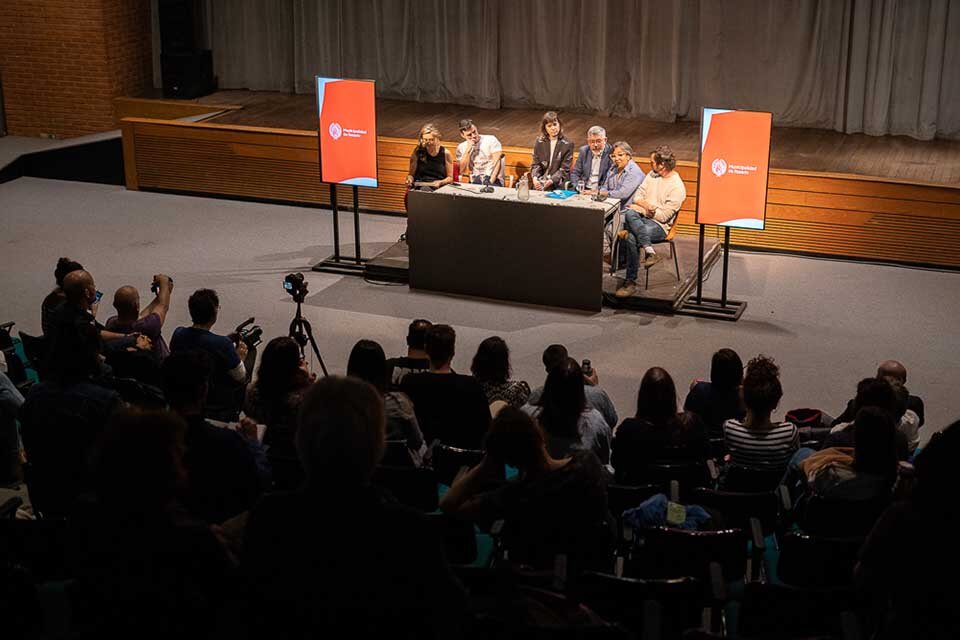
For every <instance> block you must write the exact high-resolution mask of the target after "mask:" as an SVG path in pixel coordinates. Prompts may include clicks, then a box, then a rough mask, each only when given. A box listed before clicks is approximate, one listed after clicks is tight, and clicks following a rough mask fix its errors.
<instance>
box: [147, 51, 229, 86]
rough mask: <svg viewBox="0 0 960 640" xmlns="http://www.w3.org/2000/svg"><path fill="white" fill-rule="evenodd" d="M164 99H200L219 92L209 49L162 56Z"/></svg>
mask: <svg viewBox="0 0 960 640" xmlns="http://www.w3.org/2000/svg"><path fill="white" fill-rule="evenodd" d="M160 64H161V69H162V76H163V97H164V98H199V97H200V96H205V95H207V94H208V93H213V92H214V91H216V90H217V81H216V78H214V76H213V55H212V54H211V52H210V50H209V49H202V50H199V51H187V52H182V53H167V52H163V53H161V54H160Z"/></svg>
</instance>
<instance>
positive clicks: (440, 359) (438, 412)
mask: <svg viewBox="0 0 960 640" xmlns="http://www.w3.org/2000/svg"><path fill="white" fill-rule="evenodd" d="M456 341H457V334H456V332H455V331H454V330H453V327H451V326H450V325H446V324H435V325H433V326H431V327H430V328H429V329H427V336H426V339H425V342H424V348H425V349H426V352H427V357H429V358H430V370H429V371H427V372H424V373H414V374H411V375H408V376H406V377H405V378H404V380H403V384H402V385H401V387H400V390H401V391H403V392H404V393H405V394H407V396H409V397H410V399H411V400H413V408H414V410H415V411H416V414H417V422H418V423H419V424H420V429H421V431H422V432H423V437H424V438H425V439H426V441H427V442H428V443H432V442H433V441H434V440H436V439H439V440H440V441H441V442H442V443H443V444H446V445H449V446H452V447H462V448H465V449H480V448H482V446H483V436H484V435H485V434H486V433H487V428H488V427H489V426H490V407H489V405H488V404H487V398H486V396H484V395H483V389H482V388H481V387H480V383H479V382H477V381H476V380H475V379H474V378H473V377H472V376H463V375H460V374H458V373H456V372H455V371H454V370H453V369H452V368H451V366H450V365H451V363H452V362H453V356H454V353H455V352H456Z"/></svg>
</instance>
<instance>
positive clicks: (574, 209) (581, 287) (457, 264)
mask: <svg viewBox="0 0 960 640" xmlns="http://www.w3.org/2000/svg"><path fill="white" fill-rule="evenodd" d="M618 205H619V201H618V200H616V199H612V198H611V199H607V200H605V201H601V202H596V201H594V200H592V199H590V198H588V197H586V196H579V195H577V196H573V197H571V198H567V199H565V200H558V199H553V198H549V197H547V194H546V193H543V192H539V191H533V190H532V191H531V192H530V199H529V200H520V199H519V198H518V197H517V192H516V190H514V189H508V188H503V187H497V188H494V191H493V193H481V192H480V187H479V185H466V184H451V185H447V186H445V187H443V188H441V189H438V190H437V191H434V192H432V193H427V192H421V191H411V192H410V194H409V199H408V202H407V216H408V221H407V244H408V246H409V248H410V287H411V288H412V289H426V290H431V291H442V292H445V293H454V294H460V295H469V296H480V297H485V298H495V299H499V300H510V301H514V302H523V303H530V304H539V305H548V306H555V307H568V308H572V309H584V310H587V311H599V310H600V307H601V304H602V301H603V293H602V279H603V261H602V259H603V227H604V219H605V217H606V216H607V215H608V214H611V213H613V212H614V211H615V210H616V208H617V206H618Z"/></svg>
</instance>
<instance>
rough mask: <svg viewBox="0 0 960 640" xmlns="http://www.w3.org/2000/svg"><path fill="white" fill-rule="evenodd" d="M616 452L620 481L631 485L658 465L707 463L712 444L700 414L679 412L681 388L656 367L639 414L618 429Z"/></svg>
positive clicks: (640, 397)
mask: <svg viewBox="0 0 960 640" xmlns="http://www.w3.org/2000/svg"><path fill="white" fill-rule="evenodd" d="M612 449H613V451H612V453H611V463H612V464H613V468H614V469H615V470H616V476H617V482H620V483H621V484H630V483H632V482H634V480H635V479H637V478H640V477H642V475H643V469H644V467H646V466H647V465H648V464H651V463H654V462H695V461H703V460H706V458H707V453H708V449H709V441H708V439H707V430H706V427H705V426H704V424H703V421H701V420H700V418H699V417H698V416H697V415H696V414H694V413H689V412H681V413H677V389H676V387H675V386H674V384H673V378H672V377H670V374H669V373H667V371H666V370H664V369H661V368H660V367H652V368H650V369H648V370H647V372H646V373H645V374H644V376H643V380H641V381H640V389H639V391H638V392H637V413H636V415H635V416H634V417H633V418H627V419H626V420H624V421H623V424H621V425H620V426H619V427H618V428H617V430H616V432H615V434H614V438H613V445H612Z"/></svg>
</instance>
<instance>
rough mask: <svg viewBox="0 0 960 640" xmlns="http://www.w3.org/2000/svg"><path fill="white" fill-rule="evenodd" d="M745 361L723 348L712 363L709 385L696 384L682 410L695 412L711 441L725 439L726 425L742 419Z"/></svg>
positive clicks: (734, 352)
mask: <svg viewBox="0 0 960 640" xmlns="http://www.w3.org/2000/svg"><path fill="white" fill-rule="evenodd" d="M742 383H743V361H742V360H740V356H739V355H737V352H736V351H734V350H733V349H720V350H718V351H717V352H716V353H714V354H713V358H712V360H711V362H710V382H704V381H702V380H698V381H696V382H695V383H694V384H693V385H692V386H691V387H690V392H689V393H688V394H687V399H686V400H684V402H683V408H684V409H685V410H687V411H692V412H694V413H696V414H697V415H698V416H700V418H701V419H702V420H703V421H704V423H705V424H706V425H707V432H708V433H709V434H710V437H711V438H720V437H723V423H724V422H726V421H727V420H729V419H731V418H732V419H734V420H743V418H744V415H746V410H745V409H744V407H743V399H742V398H741V397H740V385H741V384H742Z"/></svg>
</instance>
